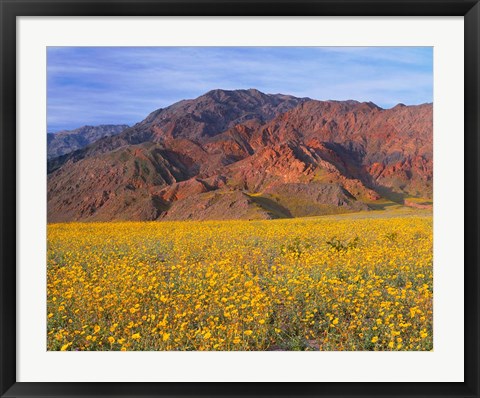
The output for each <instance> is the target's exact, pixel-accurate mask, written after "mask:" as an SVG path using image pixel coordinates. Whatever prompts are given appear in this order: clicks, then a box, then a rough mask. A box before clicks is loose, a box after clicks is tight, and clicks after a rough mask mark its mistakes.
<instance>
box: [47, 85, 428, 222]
mask: <svg viewBox="0 0 480 398" xmlns="http://www.w3.org/2000/svg"><path fill="white" fill-rule="evenodd" d="M432 157H433V148H432V104H423V105H418V106H405V105H403V104H399V105H397V106H396V107H394V108H391V109H382V108H380V107H378V106H377V105H375V104H373V103H371V102H358V101H353V100H349V101H316V100H311V99H309V98H296V97H293V96H288V95H282V94H264V93H261V92H260V91H258V90H254V89H250V90H233V91H228V90H213V91H210V92H208V93H206V94H204V95H202V96H200V97H198V98H196V99H192V100H184V101H180V102H178V103H176V104H173V105H171V106H169V107H167V108H164V109H159V110H157V111H154V112H152V113H151V114H150V115H148V116H147V117H146V119H145V120H143V121H142V122H140V123H137V124H136V125H135V126H132V127H130V128H127V129H125V130H124V131H122V132H121V133H120V134H117V135H114V136H110V137H104V138H101V139H99V140H97V141H95V142H93V143H92V144H90V145H88V146H86V147H84V148H82V149H79V150H76V151H73V152H71V153H69V154H66V155H63V156H60V157H56V158H52V159H50V160H49V162H48V170H49V176H48V220H49V222H62V221H74V220H78V221H110V220H182V219H229V218H230V219H231V218H239V219H267V218H279V217H298V216H308V215H320V214H332V213H341V212H348V211H358V210H368V209H370V208H373V207H374V206H372V204H374V203H376V202H377V201H379V200H381V199H382V198H397V197H398V198H401V197H404V196H411V197H422V198H431V196H432V175H433V159H432Z"/></svg>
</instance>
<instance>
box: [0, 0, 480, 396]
mask: <svg viewBox="0 0 480 398" xmlns="http://www.w3.org/2000/svg"><path fill="white" fill-rule="evenodd" d="M0 15H1V22H0V24H1V67H0V74H1V103H0V105H1V111H0V119H1V120H0V123H1V124H0V125H1V132H0V148H1V162H0V165H1V166H0V168H1V172H0V192H1V195H0V207H1V228H0V255H1V268H0V280H1V294H0V300H1V302H0V317H1V327H0V350H1V351H0V356H1V359H0V361H1V362H0V367H1V368H0V393H1V396H2V397H40V396H42V397H47V396H48V397H60V396H62V397H63V396H65V397H70V396H72V397H73V396H76V397H106V396H110V397H111V396H122V397H147V396H148V397H165V398H166V397H180V396H181V397H197V396H225V397H229V396H231V397H233V396H235V397H266V396H270V397H273V396H289V397H297V396H298V397H300V396H301V397H307V396H310V397H313V396H322V397H346V396H352V397H354V396H357V397H361V396H363V397H367V396H378V397H380V396H381V397H390V396H395V397H420V396H421V397H437V396H438V397H440V396H442V397H478V396H479V373H480V372H479V366H478V365H479V352H480V351H479V316H478V315H479V314H478V309H479V307H478V304H479V283H478V282H479V272H478V265H479V264H478V250H479V249H478V248H479V247H480V246H479V241H478V228H479V225H478V190H479V184H478V177H479V140H478V134H479V116H478V115H479V112H480V107H479V105H480V103H479V93H480V90H479V57H480V51H479V34H480V31H479V24H480V5H479V4H478V0H475V1H462V0H421V1H417V0H404V1H398V0H396V1H388V0H369V1H363V0H347V1H345V0H330V1H322V0H301V1H294V0H271V1H269V0H259V1H253V0H247V1H239V0H236V1H235V0H225V1H222V0H217V1H215V0H208V1H204V0H200V1H193V0H187V1H182V0H177V1H158V0H150V1H148V0H140V1H134V0H123V1H121V0H113V1H105V0H103V1H97V2H95V1H89V0H86V1H83V0H30V1H13V0H0ZM146 15H151V16H219V17H221V16H232V15H233V16H254V15H256V16H302V15H308V16H313V15H319V16H463V17H464V22H465V98H464V99H465V132H464V139H465V187H466V189H468V194H465V215H466V217H465V285H464V286H465V352H464V358H465V378H464V382H463V383H450V382H448V383H426V382H425V383H281V384H280V383H171V382H168V383H23V382H22V383H21V382H16V368H17V364H16V333H17V330H16V251H17V248H16V232H17V231H16V201H17V196H16V150H17V147H16V17H17V16H146ZM466 193H467V192H466Z"/></svg>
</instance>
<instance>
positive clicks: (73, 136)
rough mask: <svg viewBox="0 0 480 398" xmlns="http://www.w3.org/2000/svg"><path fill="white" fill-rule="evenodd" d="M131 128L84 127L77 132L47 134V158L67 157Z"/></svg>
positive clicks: (122, 126) (117, 126)
mask: <svg viewBox="0 0 480 398" xmlns="http://www.w3.org/2000/svg"><path fill="white" fill-rule="evenodd" d="M127 127H129V126H128V125H126V124H120V125H112V124H106V125H105V124H104V125H100V126H83V127H80V128H78V129H75V130H63V131H59V132H58V133H48V134H47V156H48V158H49V159H51V158H54V157H57V156H61V155H65V154H67V153H70V152H73V151H75V150H77V149H81V148H84V147H86V146H87V145H89V144H91V143H92V142H95V141H97V140H99V139H100V138H103V137H109V136H112V135H117V134H119V133H121V132H122V131H123V130H125V129H126V128H127Z"/></svg>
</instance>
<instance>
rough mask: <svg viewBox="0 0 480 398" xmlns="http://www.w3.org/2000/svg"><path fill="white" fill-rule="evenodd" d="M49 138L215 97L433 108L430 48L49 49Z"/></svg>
mask: <svg viewBox="0 0 480 398" xmlns="http://www.w3.org/2000/svg"><path fill="white" fill-rule="evenodd" d="M47 75H48V76H47V77H48V79H47V107H48V109H47V123H48V126H47V130H48V132H54V131H59V130H62V129H73V128H77V127H80V126H83V125H98V124H123V123H125V124H129V125H132V124H134V123H136V122H139V121H141V120H143V119H144V118H145V117H146V116H147V115H148V114H149V113H150V112H152V111H154V110H156V109H158V108H163V107H166V106H168V105H170V104H172V103H174V102H176V101H179V100H182V99H187V98H196V97H198V96H200V95H202V94H204V93H205V92H207V91H209V90H212V89H215V88H222V89H248V88H256V89H258V90H260V91H263V92H265V93H270V94H274V93H282V94H291V95H295V96H299V97H310V98H313V99H319V100H328V99H335V100H346V99H355V100H359V101H372V102H374V103H376V104H377V105H379V106H382V107H384V108H390V107H392V106H395V105H396V104H398V103H400V102H401V103H404V104H407V105H413V104H420V103H425V102H432V100H433V49H432V48H431V47H48V49H47Z"/></svg>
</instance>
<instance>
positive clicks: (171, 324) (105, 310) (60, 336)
mask: <svg viewBox="0 0 480 398" xmlns="http://www.w3.org/2000/svg"><path fill="white" fill-rule="evenodd" d="M432 271H433V270H432V218H431V216H430V215H424V214H413V215H404V216H399V217H388V218H387V217H385V218H382V217H379V216H375V217H372V216H329V217H315V218H302V219H289V220H268V221H204V222H148V223H147V222H145V223H139V222H122V223H91V224H80V223H69V224H52V225H49V226H48V272H47V277H48V286H47V287H48V308H47V324H48V325H47V327H48V349H49V350H124V351H125V350H269V349H277V350H431V349H432V348H433V347H432V344H433V342H432V285H433V280H432Z"/></svg>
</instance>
